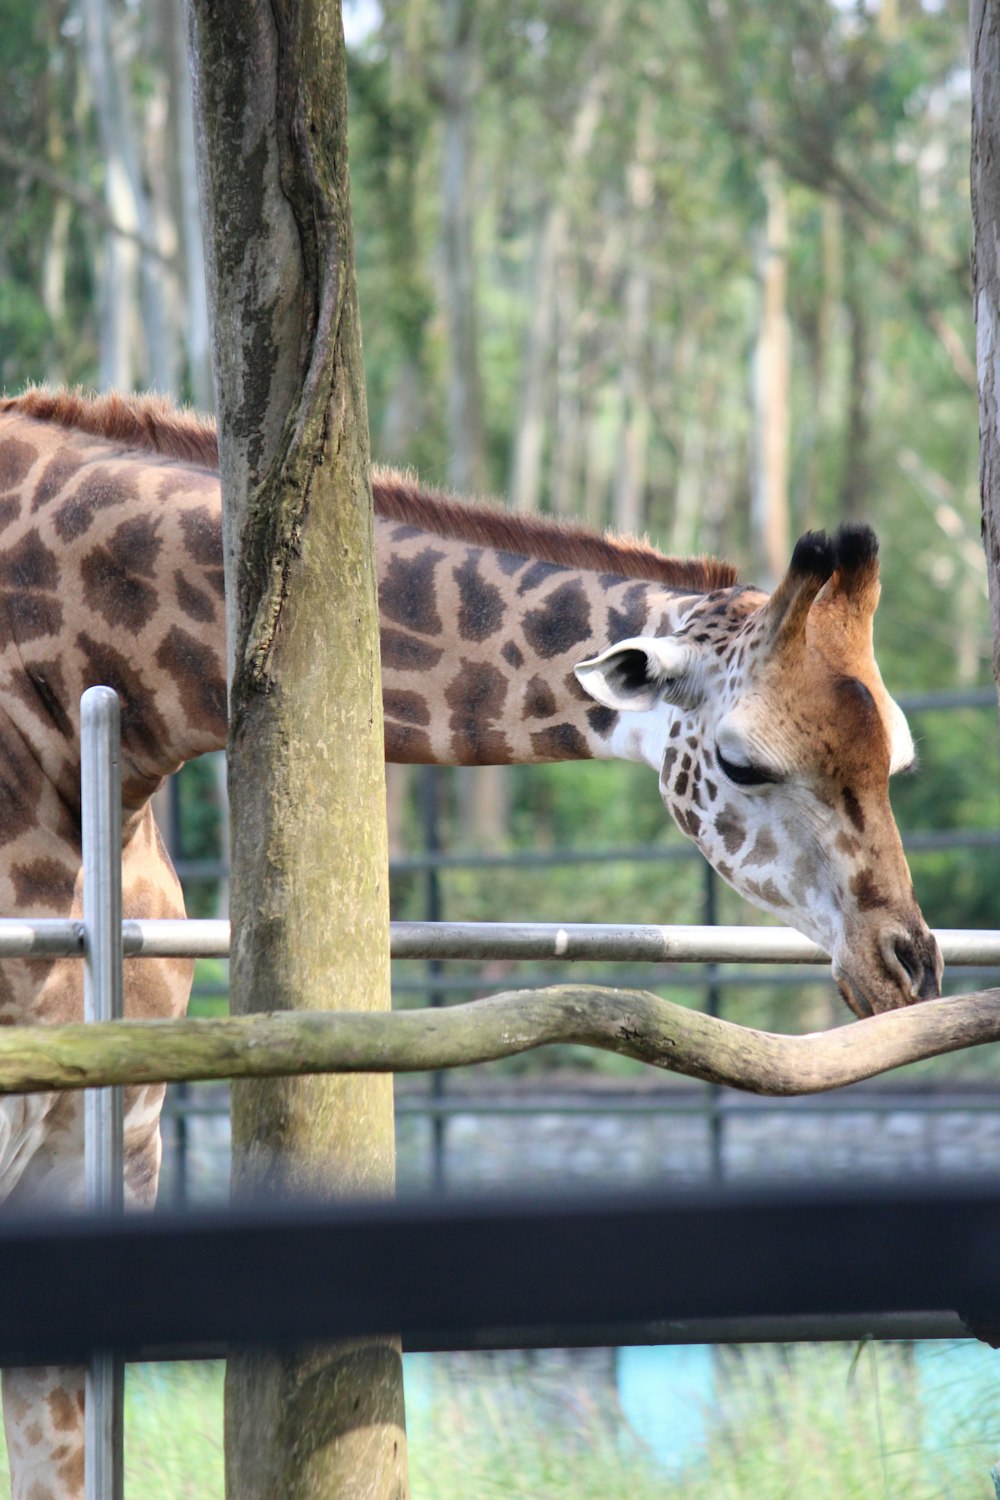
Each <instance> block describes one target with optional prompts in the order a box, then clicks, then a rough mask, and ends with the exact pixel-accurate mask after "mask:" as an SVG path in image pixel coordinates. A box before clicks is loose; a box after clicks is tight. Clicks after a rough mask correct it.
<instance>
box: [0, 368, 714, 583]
mask: <svg viewBox="0 0 1000 1500" xmlns="http://www.w3.org/2000/svg"><path fill="white" fill-rule="evenodd" d="M0 412H20V413H21V414H22V415H24V416H26V417H32V418H34V419H36V420H37V421H42V422H55V423H57V424H58V425H59V426H62V427H68V428H72V429H74V430H75V431H77V432H85V433H89V434H90V435H91V436H93V437H98V438H106V439H107V440H108V441H109V442H114V443H120V444H124V445H125V446H126V447H131V448H139V449H144V450H146V451H147V452H150V453H159V454H162V455H163V456H164V457H165V458H174V459H178V460H181V461H182V462H185V463H194V464H198V465H200V466H201V467H203V468H208V469H218V467H219V446H218V439H217V436H216V429H215V423H214V422H213V421H212V419H211V418H210V417H203V416H200V415H199V414H198V413H196V412H193V411H190V410H185V409H184V408H179V407H177V406H175V405H174V403H173V402H172V401H171V400H170V399H169V398H168V397H166V396H157V395H148V394H147V395H122V394H120V393H118V392H111V393H109V394H106V395H87V394H85V393H84V392H82V391H79V390H67V389H59V390H53V389H51V388H49V387H47V386H34V387H32V388H31V389H30V390H27V391H25V392H24V393H23V394H22V395H20V396H9V397H6V398H3V399H0ZM372 489H373V492H374V501H375V511H376V513H377V514H378V515H380V516H383V517H385V518H386V519H387V520H390V521H398V522H400V523H401V524H403V525H408V526H416V527H419V528H420V529H421V530H424V531H431V532H433V533H435V534H436V535H438V536H443V537H450V538H453V539H454V540H456V541H465V542H469V543H470V544H471V545H473V546H481V547H494V548H497V549H498V550H499V551H503V552H513V553H520V554H522V555H524V556H525V557H533V558H536V559H538V561H540V562H551V563H555V564H560V565H562V566H564V567H570V568H584V569H587V570H588V571H594V572H606V573H615V574H618V575H620V576H621V577H623V578H636V579H644V580H647V581H649V582H653V583H661V584H664V585H665V586H666V587H668V588H683V589H692V590H694V591H696V592H703V591H708V590H711V589H720V588H730V587H731V586H732V585H733V584H734V583H736V581H737V576H738V574H737V570H736V568H735V567H734V566H733V565H732V564H731V563H726V562H720V561H719V560H718V559H717V558H713V557H701V558H677V557H667V556H666V555H665V554H664V553H662V552H659V551H657V550H656V548H655V547H651V546H650V545H649V544H648V543H647V542H644V541H640V540H638V539H636V538H632V537H618V536H613V535H609V534H604V535H602V534H600V533H599V532H595V531H589V530H588V529H587V528H586V527H584V526H580V525H577V524H575V523H574V522H571V521H561V520H553V519H551V518H549V517H546V516H536V515H528V514H525V513H524V512H519V511H509V510H504V509H502V508H501V507H500V506H498V505H490V504H488V503H484V502H477V503H474V504H470V503H469V502H468V501H466V500H461V499H459V498H458V497H457V496H454V495H449V494H446V493H444V492H442V491H440V490H434V489H428V488H426V487H424V486H422V485H420V484H418V483H417V481H416V480H415V479H414V477H413V476H412V475H410V474H406V473H403V472H401V471H400V470H397V469H386V468H382V467H381V466H378V465H376V466H373V469H372Z"/></svg>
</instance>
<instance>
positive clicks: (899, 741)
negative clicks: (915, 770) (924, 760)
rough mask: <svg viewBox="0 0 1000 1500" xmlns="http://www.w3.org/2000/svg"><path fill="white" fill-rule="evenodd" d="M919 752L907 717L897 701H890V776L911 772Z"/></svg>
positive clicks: (891, 699)
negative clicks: (900, 772) (899, 772)
mask: <svg viewBox="0 0 1000 1500" xmlns="http://www.w3.org/2000/svg"><path fill="white" fill-rule="evenodd" d="M916 759H917V752H916V750H915V749H914V745H913V736H912V734H911V733H910V726H909V724H908V723H907V722H906V715H905V714H904V712H903V710H902V709H901V708H900V706H899V704H898V703H897V702H896V701H895V699H893V698H890V699H889V775H890V776H895V774H896V772H897V771H909V770H910V769H911V767H912V766H914V765H915V763H916Z"/></svg>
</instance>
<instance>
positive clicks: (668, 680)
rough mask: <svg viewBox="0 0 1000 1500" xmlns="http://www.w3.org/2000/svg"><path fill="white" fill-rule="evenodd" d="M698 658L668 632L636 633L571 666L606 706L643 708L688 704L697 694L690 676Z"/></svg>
mask: <svg viewBox="0 0 1000 1500" xmlns="http://www.w3.org/2000/svg"><path fill="white" fill-rule="evenodd" d="M696 659H697V653H696V652H695V651H694V650H692V648H691V647H690V646H685V645H681V643H680V642H679V641H675V640H674V639H673V638H672V637H671V636H662V637H661V636H655V635H636V636H630V637H629V639H628V640H625V641H616V643H615V644H614V645H613V646H609V647H608V649H607V650H606V651H602V652H601V653H600V655H599V656H592V657H589V658H588V660H587V661H581V662H578V663H577V665H576V666H575V667H574V669H573V670H574V671H575V673H576V677H577V681H578V682H579V684H580V686H581V687H582V688H583V689H584V691H585V692H588V693H589V694H590V696H591V697H592V698H596V699H597V702H598V703H603V704H604V705H605V707H606V708H615V709H633V710H641V709H649V708H655V707H656V705H657V704H658V703H676V704H678V705H681V706H683V707H685V708H691V707H693V706H694V704H695V703H696V702H697V700H698V698H699V697H700V696H701V693H700V690H699V688H698V685H697V684H696V682H695V680H694V665H695V661H696Z"/></svg>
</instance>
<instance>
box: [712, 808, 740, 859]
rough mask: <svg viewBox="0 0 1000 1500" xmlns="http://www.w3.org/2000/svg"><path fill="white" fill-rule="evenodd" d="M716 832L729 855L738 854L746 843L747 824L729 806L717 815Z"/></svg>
mask: <svg viewBox="0 0 1000 1500" xmlns="http://www.w3.org/2000/svg"><path fill="white" fill-rule="evenodd" d="M715 831H716V833H717V834H718V835H719V837H720V838H721V840H722V842H723V844H724V845H725V846H726V853H727V854H736V853H737V852H738V851H739V850H740V849H742V848H743V845H744V844H745V843H746V838H747V830H746V824H745V823H744V822H743V820H742V818H739V817H737V815H736V814H735V813H734V812H733V810H732V808H731V807H730V806H729V805H728V804H727V805H726V806H725V807H723V808H722V809H721V810H720V811H719V812H718V813H717V814H716V817H715Z"/></svg>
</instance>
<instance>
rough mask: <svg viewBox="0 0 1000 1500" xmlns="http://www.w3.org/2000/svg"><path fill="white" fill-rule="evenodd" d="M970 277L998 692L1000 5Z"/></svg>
mask: <svg viewBox="0 0 1000 1500" xmlns="http://www.w3.org/2000/svg"><path fill="white" fill-rule="evenodd" d="M969 19H970V28H971V43H972V225H973V248H972V277H973V289H974V295H975V305H976V364H977V366H978V372H979V442H980V450H979V486H980V493H981V498H982V507H983V546H984V547H985V549H986V570H987V575H988V578H989V588H990V615H991V619H992V625H993V676H994V678H995V679H996V682H997V684H998V688H1000V425H998V424H1000V261H998V258H997V257H998V256H1000V3H998V0H972V4H971V6H970V10H969Z"/></svg>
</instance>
